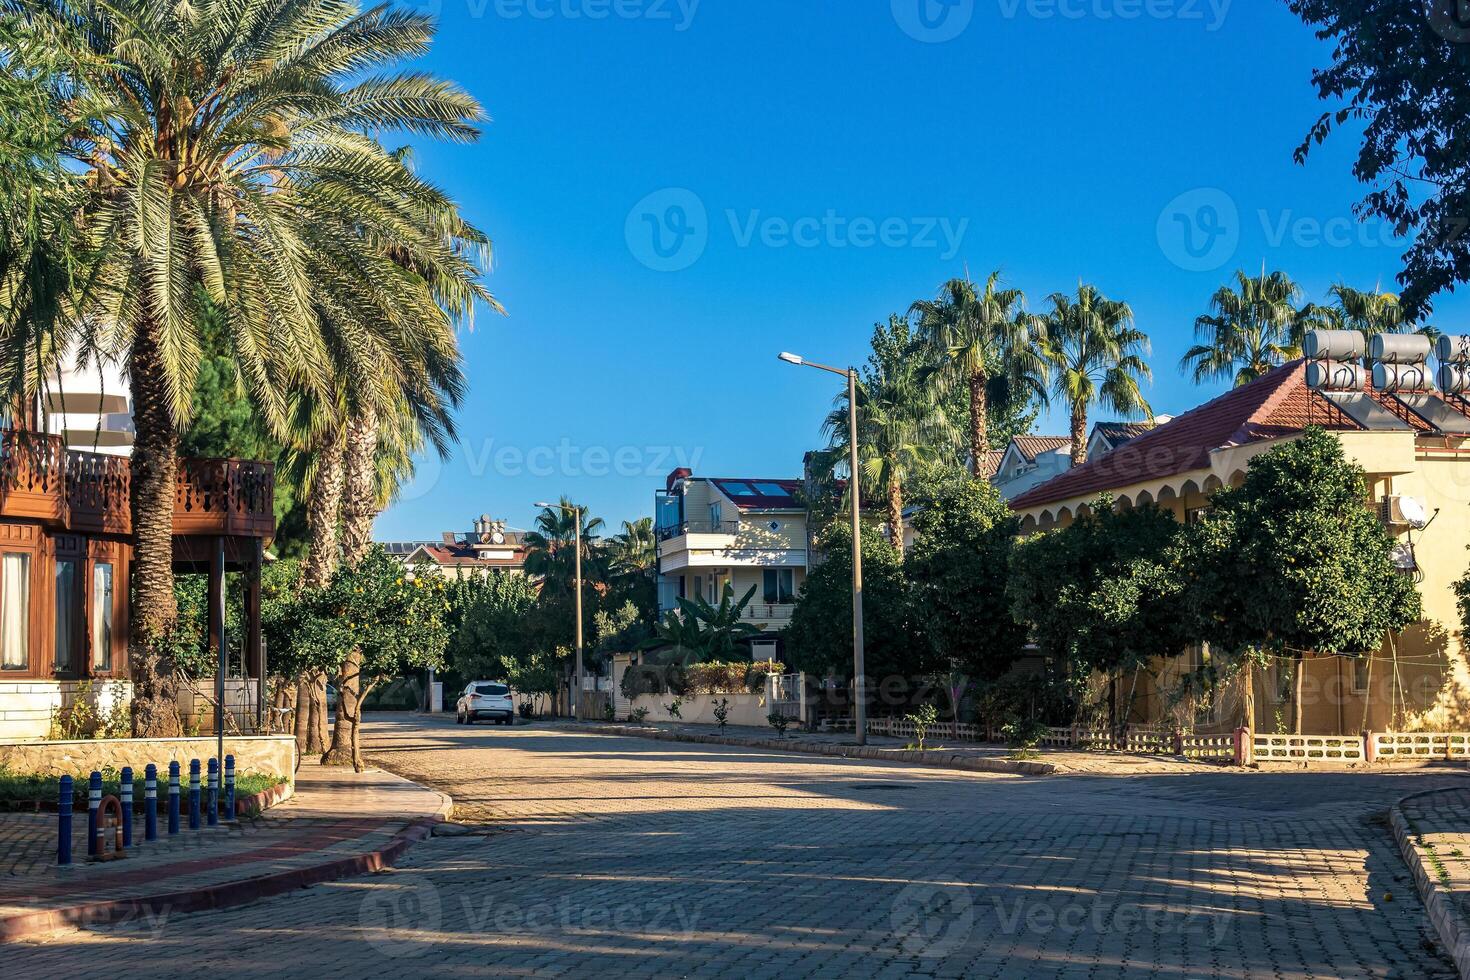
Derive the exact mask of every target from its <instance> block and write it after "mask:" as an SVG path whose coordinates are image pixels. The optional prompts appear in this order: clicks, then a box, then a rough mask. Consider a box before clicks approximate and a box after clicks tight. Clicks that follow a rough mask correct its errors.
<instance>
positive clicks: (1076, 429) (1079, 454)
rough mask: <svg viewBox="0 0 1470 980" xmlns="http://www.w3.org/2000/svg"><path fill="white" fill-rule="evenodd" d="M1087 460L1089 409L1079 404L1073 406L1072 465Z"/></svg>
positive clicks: (1078, 464) (1077, 464)
mask: <svg viewBox="0 0 1470 980" xmlns="http://www.w3.org/2000/svg"><path fill="white" fill-rule="evenodd" d="M1085 462H1087V409H1086V408H1085V407H1084V406H1082V405H1080V404H1078V405H1073V406H1072V465H1073V466H1081V465H1082V464H1083V463H1085Z"/></svg>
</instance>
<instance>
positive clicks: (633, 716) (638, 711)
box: [628, 708, 648, 725]
mask: <svg viewBox="0 0 1470 980" xmlns="http://www.w3.org/2000/svg"><path fill="white" fill-rule="evenodd" d="M647 718H648V709H647V708H634V709H633V710H632V711H631V712H629V713H628V720H629V721H631V722H632V723H633V724H635V725H641V724H643V722H644V720H645V719H647Z"/></svg>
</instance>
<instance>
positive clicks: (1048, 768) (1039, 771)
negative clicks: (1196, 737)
mask: <svg viewBox="0 0 1470 980" xmlns="http://www.w3.org/2000/svg"><path fill="white" fill-rule="evenodd" d="M577 731H585V732H587V733H588V734H592V735H620V736H624V737H629V738H647V739H653V740H654V741H658V742H691V743H695V744H704V745H730V746H734V747H736V748H748V749H774V750H776V751H778V752H799V753H804V754H806V755H825V756H833V757H836V758H842V759H869V760H872V761H875V762H907V763H909V764H911V765H916V766H928V767H930V768H934V769H963V770H968V771H970V772H999V773H1010V774H1011V775H1017V776H1055V775H1060V774H1062V773H1067V772H1071V771H1072V770H1071V768H1070V767H1068V766H1064V765H1061V764H1059V763H1055V762H1024V761H1021V760H1016V759H975V758H972V757H970V756H963V755H945V754H943V753H940V752H918V751H915V750H910V749H882V748H879V747H877V746H873V745H829V744H827V743H825V742H797V741H788V740H780V739H774V738H730V737H726V736H721V735H694V734H687V733H684V732H669V731H664V730H663V729H660V728H654V729H648V728H630V727H627V726H623V725H608V724H605V723H603V724H599V725H596V726H595V727H594V726H588V727H586V728H580V727H579V728H578V729H577Z"/></svg>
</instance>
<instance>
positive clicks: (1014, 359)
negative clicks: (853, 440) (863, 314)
mask: <svg viewBox="0 0 1470 980" xmlns="http://www.w3.org/2000/svg"><path fill="white" fill-rule="evenodd" d="M999 284H1000V273H999V272H998V271H997V272H992V273H991V274H990V277H989V278H988V279H986V280H985V285H984V287H983V288H982V289H980V290H979V291H978V292H977V291H976V289H975V284H974V283H973V282H971V281H970V280H969V279H951V280H950V281H949V282H947V283H945V284H944V285H943V286H941V287H940V288H939V294H938V297H937V298H936V299H933V300H920V301H919V302H916V303H914V305H913V306H911V307H910V308H909V313H910V315H913V316H916V317H917V318H918V325H919V332H920V335H921V336H922V337H923V338H924V339H925V341H926V342H927V343H928V344H929V345H930V347H931V348H932V349H933V351H934V352H935V354H936V359H937V362H938V364H939V366H940V372H939V373H940V378H941V380H942V381H943V382H944V383H945V384H947V385H954V384H963V385H965V386H966V387H967V388H968V389H969V392H970V420H969V421H970V425H969V436H970V470H971V472H972V473H974V474H975V475H976V476H978V475H979V474H980V467H981V465H982V463H983V461H984V459H985V454H986V452H988V451H989V449H990V442H989V439H988V438H987V434H986V407H987V404H988V401H989V397H990V394H991V393H992V385H993V384H996V383H999V384H1001V385H1002V386H1004V387H1007V388H1009V389H1010V391H1011V392H1012V394H1013V396H1015V395H1019V396H1020V397H1030V396H1032V395H1034V396H1035V397H1037V398H1039V399H1042V400H1045V398H1046V385H1045V379H1046V364H1045V362H1044V361H1043V360H1042V358H1041V356H1040V355H1039V353H1038V351H1037V347H1036V340H1037V338H1036V335H1035V333H1034V330H1033V327H1034V324H1035V321H1034V320H1033V319H1031V318H1030V317H1027V316H1026V315H1025V313H1024V312H1023V310H1024V306H1025V302H1026V298H1025V296H1024V295H1023V294H1022V293H1021V291H1020V290H1019V289H1000V288H998V287H999Z"/></svg>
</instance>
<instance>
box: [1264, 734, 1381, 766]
mask: <svg viewBox="0 0 1470 980" xmlns="http://www.w3.org/2000/svg"><path fill="white" fill-rule="evenodd" d="M1251 752H1252V754H1253V755H1254V757H1255V760H1256V761H1257V762H1362V761H1364V760H1365V759H1366V758H1367V757H1366V755H1365V754H1364V751H1363V738H1362V736H1360V735H1255V736H1253V737H1252V739H1251Z"/></svg>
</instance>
